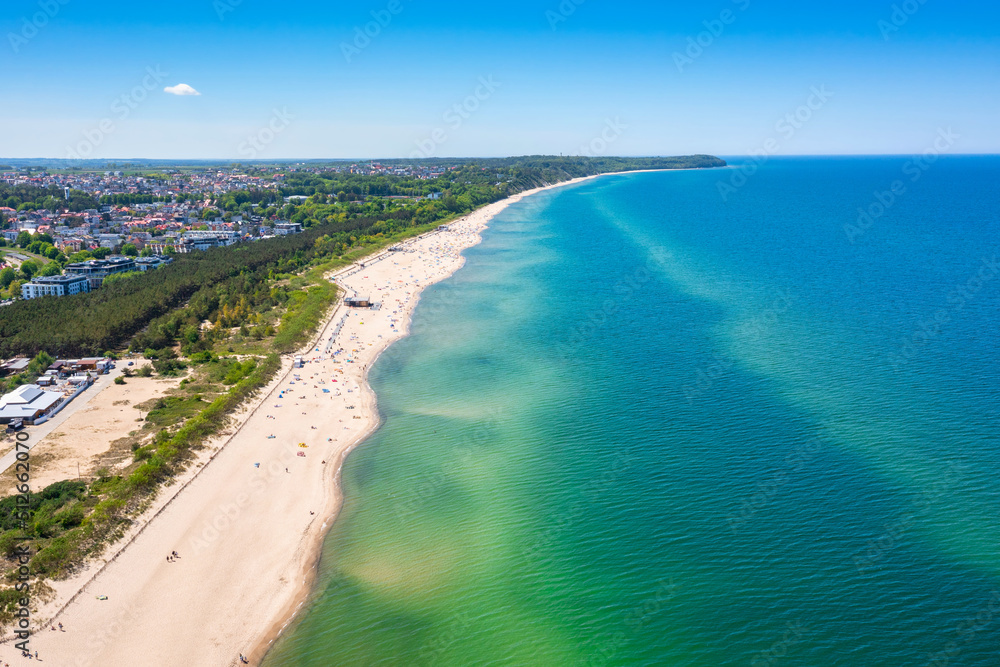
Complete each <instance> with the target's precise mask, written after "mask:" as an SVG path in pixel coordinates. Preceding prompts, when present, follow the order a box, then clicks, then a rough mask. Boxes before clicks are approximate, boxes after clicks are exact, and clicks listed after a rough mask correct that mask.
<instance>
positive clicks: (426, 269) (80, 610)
mask: <svg viewBox="0 0 1000 667" xmlns="http://www.w3.org/2000/svg"><path fill="white" fill-rule="evenodd" d="M644 171H679V170H644ZM629 173H637V172H613V173H608V174H597V175H593V176H587V177H581V178H576V179H572V180H569V181H564V182H561V183H556V184H552V185H548V186H544V187H540V188H535V189H532V190H527V191H524V192H521V193H518V194H516V195H513V196H511V197H508V198H507V199H504V200H501V201H499V202H494V203H492V204H489V205H487V206H484V207H482V208H480V209H477V210H476V211H473V212H471V213H469V214H468V215H466V216H464V217H462V218H460V219H458V220H455V221H452V222H449V223H443V224H447V225H448V226H449V227H450V228H451V229H450V231H447V232H438V231H432V232H429V233H426V234H423V235H421V236H417V237H414V238H412V239H408V240H406V241H404V242H402V243H401V244H400V245H403V246H405V247H406V251H405V252H401V253H393V252H389V251H387V250H382V251H379V252H378V253H375V254H374V255H372V256H370V257H369V258H365V259H364V260H362V261H359V262H358V263H356V264H353V265H351V266H348V267H345V268H344V269H341V270H340V271H338V272H337V273H335V274H331V276H328V277H334V279H335V281H336V282H337V284H338V285H339V286H340V287H341V288H344V289H345V290H355V291H358V292H361V291H365V292H368V291H369V290H370V294H371V295H372V296H376V295H377V296H379V297H389V296H398V297H399V298H397V299H396V301H397V303H398V304H399V305H398V306H396V308H397V309H396V310H394V311H392V313H391V315H390V314H389V311H390V310H391V309H392V308H393V306H392V305H390V304H388V302H386V303H384V304H383V308H382V310H380V311H367V310H366V311H357V310H354V311H352V310H350V309H348V308H346V307H345V306H344V304H343V303H338V304H337V305H335V306H333V307H332V308H331V309H330V311H329V312H328V314H327V315H325V316H324V319H323V321H322V323H321V325H320V327H319V328H318V334H317V335H316V336H315V337H314V339H313V341H312V343H311V344H310V345H309V347H308V348H307V349H308V351H305V350H303V356H308V357H309V363H306V364H305V365H304V367H302V368H300V369H296V368H293V367H292V365H291V363H290V359H287V358H286V359H283V363H282V366H281V369H280V370H279V371H278V373H277V375H276V377H275V378H274V379H273V380H272V381H271V382H270V383H269V384H268V385H267V386H266V387H265V388H263V389H262V390H261V392H260V395H259V396H258V397H255V398H254V399H253V401H252V402H251V403H250V404H248V405H246V406H244V408H242V409H241V410H240V412H239V413H238V414H237V415H234V418H235V419H236V420H237V423H236V424H235V428H234V429H232V431H233V432H232V433H231V434H230V435H224V436H221V437H220V438H219V440H221V442H220V443H218V446H217V447H213V445H214V444H215V443H214V442H213V443H212V444H210V446H209V447H207V448H206V452H205V454H204V455H203V456H200V457H199V459H198V461H197V463H196V464H195V465H192V466H191V469H190V470H189V471H188V472H186V473H185V474H183V475H182V476H181V477H180V478H179V479H178V480H177V481H176V482H175V483H174V484H173V485H172V486H174V487H175V488H174V489H172V490H171V489H170V487H167V488H166V489H164V491H163V492H162V493H161V496H162V497H160V498H158V499H157V500H156V501H155V502H154V503H153V506H152V507H151V508H150V509H148V510H147V512H146V513H145V515H144V516H142V517H140V518H139V519H138V520H137V521H136V525H135V526H133V528H132V529H130V530H129V531H128V534H127V535H126V536H125V537H124V538H123V539H122V540H121V541H120V542H119V543H118V544H116V545H114V546H113V547H112V548H111V549H110V550H109V552H108V553H107V554H106V556H105V557H104V558H103V559H101V560H103V563H101V562H100V560H98V561H96V562H92V563H90V564H89V565H88V567H86V568H84V571H83V572H82V573H81V574H80V575H77V576H75V577H72V578H71V579H69V580H66V581H63V582H54V584H53V588H54V589H55V590H56V600H55V601H53V602H50V603H48V604H46V605H45V606H43V609H42V610H40V611H39V613H38V614H36V617H38V618H45V613H46V611H47V612H48V613H50V614H52V615H51V616H48V617H47V618H45V620H46V625H48V622H49V621H51V622H55V621H56V620H57V619H58V620H59V621H60V622H65V623H66V626H67V629H68V631H67V632H66V633H62V632H58V633H44V634H43V633H42V632H40V631H39V632H36V634H35V635H34V637H33V639H34V640H35V644H36V648H38V649H39V651H40V657H41V658H42V659H43V660H52V659H55V661H56V664H67V665H77V667H84V666H85V665H90V664H109V665H114V664H135V663H137V662H140V661H143V660H145V659H146V658H147V657H148V656H149V655H151V654H155V655H158V656H163V657H164V658H165V659H169V660H170V661H171V662H173V661H175V660H177V661H180V662H182V663H183V664H189V665H195V664H212V665H217V664H227V665H228V664H233V665H235V664H238V660H237V655H238V654H240V653H242V654H244V655H247V656H248V658H249V659H250V661H251V664H260V663H261V662H262V661H263V659H264V658H265V656H266V654H267V653H268V651H269V650H270V648H271V647H272V646H273V645H274V643H275V642H276V641H277V640H278V638H280V636H281V635H282V634H283V632H284V631H285V630H286V629H287V628H288V627H289V626H291V625H292V623H293V622H294V621H295V620H296V619H297V617H298V613H299V611H300V610H301V609H302V608H303V607H304V606H306V604H307V603H308V601H309V598H310V597H311V595H312V594H313V591H314V584H315V580H316V576H317V572H318V564H319V562H320V559H321V558H322V546H323V543H324V540H325V538H326V536H327V533H328V531H329V529H330V527H331V526H332V525H333V523H334V521H336V519H337V517H338V515H339V512H340V509H341V507H342V505H343V490H342V486H341V480H340V475H341V471H342V469H343V465H344V462H345V461H346V459H347V456H348V455H349V454H350V453H351V452H352V451H353V450H354V449H356V448H357V447H358V446H359V445H360V444H361V443H363V442H364V441H365V440H367V438H368V437H370V436H371V434H372V433H374V431H375V430H376V429H377V428H378V427H379V425H380V416H379V413H378V406H377V397H376V396H375V394H374V392H373V391H372V389H371V387H370V385H369V384H368V373H369V369H370V367H371V366H372V365H373V364H374V363H375V362H376V361H377V359H378V358H379V357H380V356H381V354H382V353H383V352H384V351H385V350H386V349H388V348H389V346H391V344H392V343H394V342H396V341H398V340H399V339H401V338H403V337H405V336H406V335H409V329H410V322H411V319H412V314H413V311H414V309H415V308H416V306H417V304H418V303H419V296H420V294H421V292H422V291H423V289H424V288H425V287H427V286H428V285H430V284H434V283H437V282H439V281H441V280H444V279H446V278H448V277H450V276H451V275H453V274H454V273H455V272H456V271H457V270H458V269H460V268H461V267H462V266H463V265H464V264H465V257H464V255H463V254H462V253H463V252H464V251H465V250H466V249H467V248H469V247H472V246H474V245H476V244H478V243H479V242H480V241H481V240H482V232H483V231H484V230H485V229H486V228H487V226H488V223H489V221H490V220H492V218H493V217H495V216H496V215H497V214H499V213H500V212H502V211H503V210H505V209H506V208H507V207H508V206H510V205H512V204H514V203H517V202H520V201H522V200H523V199H525V198H526V197H529V196H531V195H533V194H537V193H539V192H543V191H545V190H551V189H555V188H560V187H564V186H569V185H575V184H579V183H582V182H585V181H588V180H591V179H595V178H599V177H601V176H610V175H622V174H629ZM371 258H374V259H372V260H371V261H369V260H370V259H371ZM397 259H398V260H400V261H396V260H397ZM360 265H363V267H361V268H358V267H359V266H360ZM394 266H401V267H403V268H402V269H400V270H398V271H396V270H394V268H393V267H394ZM407 270H409V271H412V273H409V274H408V275H409V278H410V279H411V280H413V283H410V282H406V281H403V280H399V278H401V277H405V275H404V273H405V272H406V271H407ZM341 274H347V275H341ZM362 274H369V275H371V276H374V278H369V275H364V276H362ZM365 281H368V282H365ZM377 281H383V282H384V284H385V287H378V288H377V289H378V291H380V292H382V294H378V293H377V292H376V291H375V289H376V282H377ZM378 284H382V282H378ZM407 288H409V289H407ZM393 315H395V316H397V317H393ZM366 319H367V320H369V322H370V324H369V325H366V323H365V320H366ZM338 320H339V321H338ZM397 323H398V326H397ZM365 326H367V328H363V327H365ZM341 327H342V329H341ZM379 332H382V333H379ZM333 335H335V336H336V339H337V344H338V345H339V346H340V347H341V348H344V352H343V353H342V355H343V356H342V357H341V358H340V359H337V356H338V355H337V354H334V355H332V356H329V357H328V356H327V354H326V353H325V352H324V351H323V349H324V343H325V342H326V341H327V339H328V338H331V340H332V336H333ZM348 336H350V338H349V339H348ZM376 336H377V337H376ZM355 345H356V346H357V347H351V350H352V351H351V352H347V351H346V350H347V348H348V347H349V346H355ZM358 348H361V349H360V350H359V349H358ZM351 355H355V357H356V360H355V359H350V357H351ZM345 358H347V361H346V363H345ZM358 365H361V366H362V368H360V369H358V368H357V366H358ZM338 374H339V375H338ZM307 375H310V380H300V379H299V378H304V377H305V376H307ZM291 378H296V380H297V381H298V382H299V383H302V382H304V387H305V388H299V385H298V384H296V381H293V380H292V379H291ZM321 378H330V380H329V381H330V384H327V380H326V379H321ZM333 383H337V384H339V387H334V385H333ZM309 384H312V390H317V389H319V388H320V387H319V385H320V384H322V385H324V387H323V393H322V394H320V393H319V392H318V391H315V392H314V398H316V399H318V400H312V401H308V402H307V403H305V404H304V405H303V407H309V408H312V409H313V415H314V416H313V417H311V420H312V421H316V422H317V424H319V426H317V425H316V424H313V425H311V426H309V430H306V424H305V423H304V422H307V421H310V420H303V419H301V418H300V417H299V416H295V417H293V418H286V417H284V416H282V417H280V418H279V417H276V416H274V415H266V418H262V417H264V415H263V413H264V412H267V411H273V412H275V413H276V414H277V413H278V412H279V411H280V410H282V409H284V408H285V407H286V406H285V405H284V403H287V402H289V401H290V400H294V399H289V398H286V397H284V395H285V394H288V393H292V392H294V393H295V394H298V393H300V392H305V393H309V391H310V389H309V388H308V385H309ZM349 384H350V385H351V386H352V387H353V388H350V389H349V388H347V386H348V385H349ZM291 385H295V388H294V389H293V388H292V386H291ZM282 387H285V388H282ZM334 390H335V391H336V394H335V395H334V394H333V393H332V392H333V391H334ZM342 390H346V393H345V392H344V391H342ZM354 391H357V395H355V396H347V395H346V394H347V393H354ZM300 398H301V399H302V400H307V397H306V396H301V397H300ZM327 399H329V400H327ZM337 399H342V400H340V401H337ZM358 399H360V400H358ZM275 401H282V403H275ZM350 401H357V402H358V403H359V404H360V405H357V406H355V405H350V406H348V405H347V403H348V402H350ZM331 402H334V403H335V404H334V405H330V403H331ZM272 405H273V406H274V407H273V408H272V407H270V406H272ZM296 405H298V403H296ZM287 407H291V406H287ZM347 410H350V411H351V412H347ZM288 412H291V410H288ZM317 413H318V414H317ZM302 414H303V415H308V414H309V412H307V411H302ZM341 417H342V418H341ZM347 418H350V419H351V421H350V422H349V423H350V425H349V426H341V427H340V428H339V429H337V430H336V431H335V430H334V429H335V428H337V426H338V425H342V424H343V422H344V419H347ZM269 420H270V421H269ZM358 421H359V422H360V423H356V422H358ZM262 429H264V430H267V429H276V431H275V433H277V432H281V433H282V435H281V437H282V439H283V440H287V441H289V442H284V443H280V444H279V441H278V440H277V436H276V435H275V434H272V435H275V437H274V438H273V439H272V438H268V440H270V442H268V441H262V440H263V438H262V435H261V433H262ZM343 431H347V433H343ZM320 434H321V435H323V436H327V438H326V442H322V438H320V437H319V435H320ZM333 435H336V436H337V437H336V438H333V437H332V436H333ZM342 436H345V437H344V439H343V440H342V441H341V439H340V438H341V437H342ZM293 441H300V444H299V445H298V447H296V445H295V444H293ZM306 443H308V444H306ZM302 445H305V448H302ZM278 450H281V456H280V457H276V454H277V453H278ZM321 456H322V457H323V463H322V465H321V466H313V467H311V468H308V467H307V463H311V461H310V458H309V457H321ZM300 458H303V459H304V460H299V459H300ZM267 459H270V460H267ZM265 461H266V463H265ZM253 462H256V463H257V466H259V467H256V466H254V465H253ZM209 463H211V464H212V465H208V464H209ZM286 464H287V465H286ZM293 466H295V472H294V473H293V472H292V471H291V470H290V469H291V468H292V467H293ZM282 468H283V469H284V473H286V474H282V472H281V470H282ZM302 478H304V479H302ZM293 480H294V481H293ZM248 488H249V489H250V490H249V491H247V490H246V489H248ZM283 491H287V493H282V492H283ZM310 507H311V508H313V509H309V514H308V515H306V514H305V511H306V509H307V508H310ZM293 516H294V517H295V518H292V517H293ZM199 528H201V529H202V530H201V531H200V533H199V530H198V529H199ZM243 544H248V545H252V547H251V548H250V550H249V551H247V550H245V549H243V548H242V547H241V545H243ZM174 548H179V549H180V555H181V558H180V560H179V561H178V562H174V563H169V562H164V560H163V558H162V555H163V554H165V553H166V554H169V553H170V551H171V549H174ZM192 551H193V552H194V555H193V556H192V555H191V553H192ZM218 563H226V564H227V565H226V567H225V568H218V567H216V564H218ZM92 570H96V571H94V572H92ZM178 571H180V572H183V573H184V575H183V577H182V578H181V579H180V581H178V580H177V578H176V577H175V576H174V575H175V573H177V572H178ZM247 581H254V582H255V584H254V585H253V586H251V587H249V588H247V587H244V585H243V584H245V582H247ZM257 582H259V583H257ZM293 582H294V583H293ZM85 593H93V594H94V596H93V597H92V598H90V599H88V597H87V596H86V595H85ZM157 593H159V595H157ZM102 594H105V595H108V598H109V599H108V600H106V601H104V602H100V603H95V602H94V599H95V598H96V597H97V596H98V595H102ZM205 598H208V599H205ZM46 608H48V609H46ZM233 609H239V610H241V613H240V615H239V616H238V617H236V616H234V615H233V614H232V610H233ZM226 610H228V611H229V613H228V614H227V613H226ZM250 619H253V620H250ZM123 626H127V627H128V630H127V631H126V630H125V628H124V627H123ZM116 629H117V630H116ZM144 629H145V630H146V632H143V630H144ZM132 637H137V638H138V643H136V642H135V641H133V640H131V638H132ZM192 639H194V641H192ZM16 653H17V652H16V651H15V650H14V649H13V646H12V645H11V643H10V642H9V641H8V642H7V643H4V644H0V658H2V659H4V660H7V661H10V662H11V664H15V665H19V664H22V662H23V661H22V659H21V658H20V656H19V655H16ZM81 653H87V655H81ZM24 664H27V662H24Z"/></svg>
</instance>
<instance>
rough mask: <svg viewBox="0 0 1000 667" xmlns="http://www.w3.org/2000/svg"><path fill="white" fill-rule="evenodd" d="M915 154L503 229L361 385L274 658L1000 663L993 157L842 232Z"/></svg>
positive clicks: (774, 174) (577, 210) (788, 171)
mask: <svg viewBox="0 0 1000 667" xmlns="http://www.w3.org/2000/svg"><path fill="white" fill-rule="evenodd" d="M904 163H905V160H902V159H896V158H886V159H864V160H858V159H843V160H818V159H814V160H782V161H777V160H776V161H772V162H771V163H769V164H767V165H765V166H764V167H762V168H761V169H760V170H759V172H758V173H757V174H755V175H754V176H753V177H751V178H750V179H749V182H748V184H747V185H746V186H745V187H743V188H742V189H740V190H739V191H738V192H737V193H735V194H734V195H732V196H731V197H730V198H729V200H728V201H723V200H722V199H721V198H720V197H719V194H718V190H717V182H718V181H719V180H720V179H721V178H728V175H727V174H723V173H721V172H677V173H665V174H636V175H630V176H614V177H605V178H602V179H598V180H597V181H593V182H589V183H586V184H584V185H581V186H574V187H569V188H564V189H561V190H556V191H552V192H550V193H545V194H542V195H539V196H536V197H532V198H529V199H528V200H525V201H524V202H522V203H521V204H518V205H515V206H512V207H511V208H509V209H508V210H507V211H505V212H504V213H503V214H502V215H501V216H500V217H499V218H497V219H496V220H495V221H494V222H493V224H492V226H491V228H490V230H489V231H488V233H487V234H486V237H485V239H484V242H483V243H482V244H481V245H480V246H477V247H475V248H473V249H471V250H469V251H468V252H467V256H468V258H469V261H468V264H467V265H466V266H465V268H463V269H462V270H461V271H460V272H458V273H457V274H456V275H455V276H453V277H452V278H451V279H449V280H448V281H446V282H445V283H441V284H439V285H437V286H434V287H432V288H430V289H428V290H427V292H425V294H424V295H423V297H422V300H421V304H420V306H419V308H418V310H417V313H416V316H415V319H414V323H413V335H412V336H411V337H409V338H407V339H405V340H404V341H402V342H401V343H399V344H397V345H396V346H394V347H393V348H391V349H390V350H389V351H388V352H387V353H386V354H385V355H384V356H383V358H382V359H380V361H379V362H378V363H377V365H376V366H375V368H374V370H373V383H374V387H375V390H376V392H377V393H378V396H379V404H380V408H381V410H382V411H383V414H384V418H385V423H384V425H383V427H382V428H381V429H380V430H379V432H378V433H377V434H375V435H374V436H373V437H372V438H371V439H370V440H369V441H368V442H367V443H365V444H364V445H363V446H362V447H361V448H360V449H359V450H357V451H356V452H355V453H354V454H352V455H351V457H350V458H349V460H348V463H347V465H346V466H345V470H344V486H345V494H346V502H345V506H344V509H343V513H342V515H341V517H340V518H339V519H338V521H337V522H336V523H335V525H334V527H333V530H332V531H331V534H330V536H329V538H328V540H327V542H326V546H325V551H324V558H323V562H322V574H321V577H320V585H319V588H318V589H317V591H316V594H315V597H314V600H313V603H312V606H311V607H310V609H309V611H308V612H307V613H306V614H304V615H303V617H302V618H301V619H299V621H298V622H297V623H296V624H295V625H294V627H293V629H292V630H291V631H290V632H289V633H288V634H287V635H286V636H285V637H284V638H283V639H282V640H281V641H280V642H279V643H278V645H277V647H276V648H275V649H274V650H273V651H272V653H271V655H269V657H268V660H267V665H268V666H269V667H278V666H281V667H285V666H300V665H302V666H314V665H315V666H320V665H322V666H327V665H730V664H733V665H736V664H751V665H774V664H782V665H785V664H787V665H925V664H926V665H930V664H946V663H945V662H942V660H943V659H944V657H946V658H947V660H948V662H947V664H951V665H977V666H978V665H997V664H1000V659H998V658H997V656H998V655H1000V644H998V640H997V636H998V630H1000V594H998V593H997V592H996V591H1000V546H998V545H1000V519H998V517H1000V491H998V484H997V479H998V462H1000V461H998V459H1000V457H998V451H997V448H998V445H1000V435H998V426H997V405H998V400H997V399H998V396H1000V375H998V370H997V368H998V366H997V361H998V357H1000V352H998V346H997V342H996V341H997V334H998V313H1000V276H993V277H990V278H988V279H987V278H984V276H987V275H988V274H989V270H987V269H984V267H988V266H990V265H989V262H987V263H986V264H984V263H983V260H984V259H986V260H990V258H995V256H996V255H997V254H998V250H1000V242H998V239H1000V233H998V232H1000V226H998V222H997V216H996V211H997V210H1000V209H998V206H997V204H998V203H1000V202H998V199H1000V194H998V192H997V190H996V187H995V185H993V184H994V183H995V182H996V180H997V177H998V176H1000V160H998V159H996V158H950V159H947V160H942V161H940V162H939V163H938V164H937V165H935V167H934V168H933V169H932V170H930V171H928V172H927V173H926V174H925V175H924V176H923V178H922V179H921V181H920V182H919V183H915V184H913V186H912V187H911V188H910V191H909V192H908V194H907V196H906V197H903V198H901V199H900V201H898V202H897V203H895V204H894V206H893V207H891V208H890V210H889V211H887V212H886V214H885V215H884V216H882V217H880V218H879V219H878V220H877V221H875V224H874V225H872V226H871V227H870V228H869V229H868V230H867V231H866V232H865V233H864V234H863V235H861V236H860V237H856V238H854V243H851V242H850V241H849V238H848V234H847V233H845V230H844V225H845V224H849V223H852V222H853V221H854V220H855V219H856V217H857V207H858V206H868V205H869V204H870V203H871V201H872V197H873V192H874V191H876V190H879V189H885V188H886V187H887V185H888V183H890V182H891V181H892V180H893V179H895V178H898V177H899V174H900V173H902V168H903V166H904ZM993 261H995V260H993ZM977 276H978V277H979V280H978V282H977V281H976V278H977ZM970 281H971V282H970ZM974 287H975V289H973V288H974ZM942 312H943V313H944V315H945V316H946V318H947V319H946V320H945V319H944V317H942V316H941V315H940V313H942ZM935 317H938V322H937V324H934V323H933V322H934V318H935ZM928 322H931V323H932V324H930V325H928ZM921 332H923V333H921ZM991 605H992V606H991ZM977 617H978V620H976V619H977ZM967 619H972V621H968V620H967ZM935 657H936V659H937V662H936V663H935V662H934V660H935Z"/></svg>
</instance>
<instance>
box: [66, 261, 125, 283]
mask: <svg viewBox="0 0 1000 667" xmlns="http://www.w3.org/2000/svg"><path fill="white" fill-rule="evenodd" d="M63 270H64V271H65V273H66V275H75V276H84V277H86V278H87V280H88V281H89V282H90V289H92V290H95V289H97V288H98V287H100V286H101V283H103V282H104V279H105V278H107V277H108V276H110V275H112V274H114V273H128V272H129V271H135V270H136V267H135V260H134V259H132V258H131V257H108V258H107V259H91V260H88V261H86V262H75V263H73V264H67V265H66V266H65V268H64V269H63Z"/></svg>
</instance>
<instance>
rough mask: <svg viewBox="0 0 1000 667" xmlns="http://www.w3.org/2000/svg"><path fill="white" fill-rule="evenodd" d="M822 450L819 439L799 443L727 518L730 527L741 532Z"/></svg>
mask: <svg viewBox="0 0 1000 667" xmlns="http://www.w3.org/2000/svg"><path fill="white" fill-rule="evenodd" d="M821 451H823V443H822V442H820V441H819V440H813V441H812V442H809V443H807V444H805V445H799V446H797V447H796V448H795V449H793V450H792V451H791V452H789V453H788V454H787V455H786V456H785V459H784V461H783V462H782V467H781V468H780V469H778V470H775V471H774V472H772V473H771V474H770V475H768V476H766V477H765V478H764V479H762V480H760V481H759V482H757V485H756V486H755V487H754V492H753V493H752V494H750V495H749V496H747V497H746V498H744V499H743V502H742V503H740V509H739V512H737V513H736V514H730V515H729V517H727V518H726V523H728V524H729V529H730V530H732V531H733V532H734V533H736V532H739V531H740V529H742V528H743V527H744V526H746V525H747V524H748V523H749V522H750V520H751V519H753V518H754V517H755V516H756V515H757V514H758V513H759V512H760V511H761V510H763V509H765V508H766V507H767V506H768V505H770V504H771V502H772V501H773V500H774V497H775V496H776V495H777V494H778V491H780V490H781V489H783V488H784V487H786V486H787V485H788V484H789V483H790V482H791V481H792V478H793V476H794V475H795V474H796V473H799V472H801V471H802V470H804V469H805V468H806V467H807V466H808V465H809V464H810V463H812V461H813V460H814V459H815V458H816V457H817V456H818V455H819V453H820V452H821Z"/></svg>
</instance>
